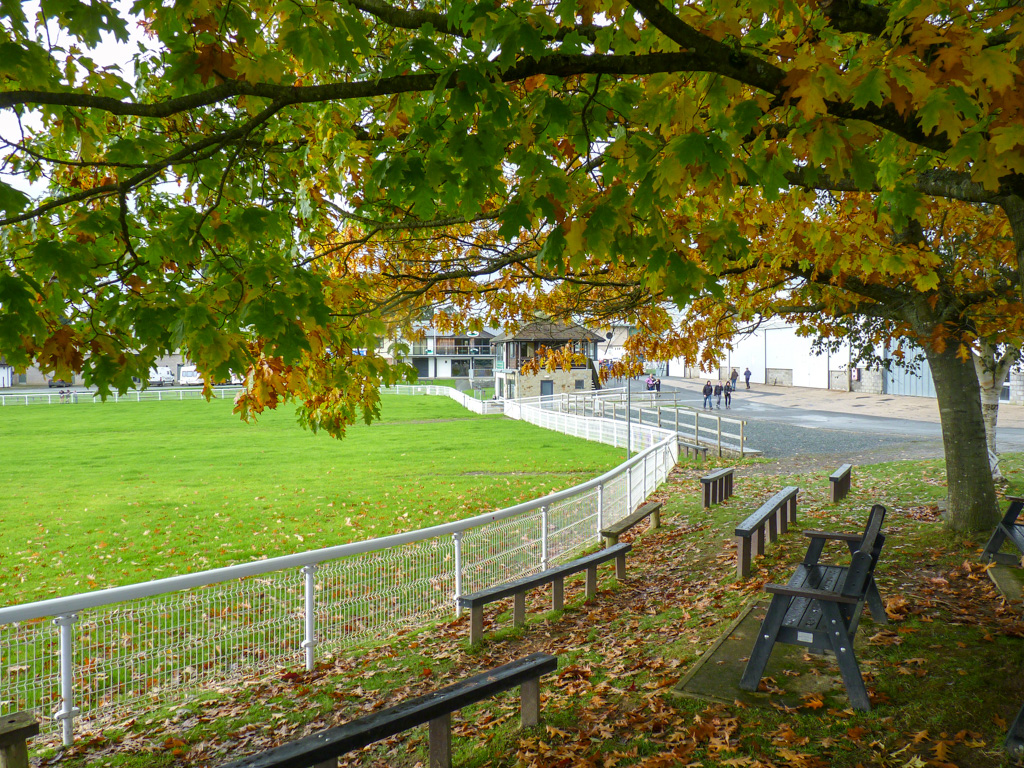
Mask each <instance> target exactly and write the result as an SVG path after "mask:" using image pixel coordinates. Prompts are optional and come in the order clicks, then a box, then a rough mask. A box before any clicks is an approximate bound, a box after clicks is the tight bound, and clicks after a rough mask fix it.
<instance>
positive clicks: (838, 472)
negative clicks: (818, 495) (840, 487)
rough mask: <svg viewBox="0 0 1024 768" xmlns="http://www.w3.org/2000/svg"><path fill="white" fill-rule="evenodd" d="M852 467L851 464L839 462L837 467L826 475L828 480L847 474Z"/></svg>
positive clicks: (840, 477)
mask: <svg viewBox="0 0 1024 768" xmlns="http://www.w3.org/2000/svg"><path fill="white" fill-rule="evenodd" d="M852 469H853V464H841V465H840V466H839V469H837V470H836V471H835V472H833V473H832V474H831V475H829V476H828V479H829V480H841V479H842V477H843V475H848V474H849V473H850V470H852Z"/></svg>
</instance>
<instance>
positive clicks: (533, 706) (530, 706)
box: [519, 677, 540, 728]
mask: <svg viewBox="0 0 1024 768" xmlns="http://www.w3.org/2000/svg"><path fill="white" fill-rule="evenodd" d="M519 699H520V717H519V724H520V725H521V726H522V727H523V728H529V727H531V726H534V725H537V723H539V722H540V678H539V677H534V678H532V679H530V680H524V681H523V684H522V686H520V689H519Z"/></svg>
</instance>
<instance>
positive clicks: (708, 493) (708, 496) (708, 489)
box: [702, 483, 711, 509]
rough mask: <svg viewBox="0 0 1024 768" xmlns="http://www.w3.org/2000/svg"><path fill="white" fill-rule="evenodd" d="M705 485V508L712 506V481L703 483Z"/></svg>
mask: <svg viewBox="0 0 1024 768" xmlns="http://www.w3.org/2000/svg"><path fill="white" fill-rule="evenodd" d="M702 485H703V486H704V509H708V508H710V507H711V483H702Z"/></svg>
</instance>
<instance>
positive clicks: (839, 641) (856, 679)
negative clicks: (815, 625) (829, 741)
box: [821, 603, 871, 712]
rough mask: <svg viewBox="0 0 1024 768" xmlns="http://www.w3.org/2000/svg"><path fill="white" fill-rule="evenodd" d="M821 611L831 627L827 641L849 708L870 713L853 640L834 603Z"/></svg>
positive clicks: (826, 605)
mask: <svg viewBox="0 0 1024 768" xmlns="http://www.w3.org/2000/svg"><path fill="white" fill-rule="evenodd" d="M821 610H822V613H824V614H825V617H826V619H828V621H829V624H830V625H831V627H832V629H831V630H830V631H829V640H830V641H831V642H832V652H833V653H834V654H835V656H836V661H838V662H839V674H840V675H841V676H842V678H843V685H844V686H846V695H847V696H848V697H849V699H850V706H851V707H853V708H854V709H859V710H860V711H862V712H870V711H871V701H870V700H869V699H868V690H867V688H865V687H864V678H863V677H862V676H861V673H860V667H859V666H858V664H857V657H856V656H854V655H853V639H852V638H851V637H850V635H849V634H847V632H846V626H845V625H844V624H843V620H842V617H841V615H840V613H839V606H838V605H836V604H835V603H824V604H823V605H822V607H821Z"/></svg>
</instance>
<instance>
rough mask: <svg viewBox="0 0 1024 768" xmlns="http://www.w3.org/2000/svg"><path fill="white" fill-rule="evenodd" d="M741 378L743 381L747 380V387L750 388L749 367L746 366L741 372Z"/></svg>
mask: <svg viewBox="0 0 1024 768" xmlns="http://www.w3.org/2000/svg"><path fill="white" fill-rule="evenodd" d="M743 380H744V381H745V382H747V389H750V369H749V368H747V370H745V371H744V372H743Z"/></svg>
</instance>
